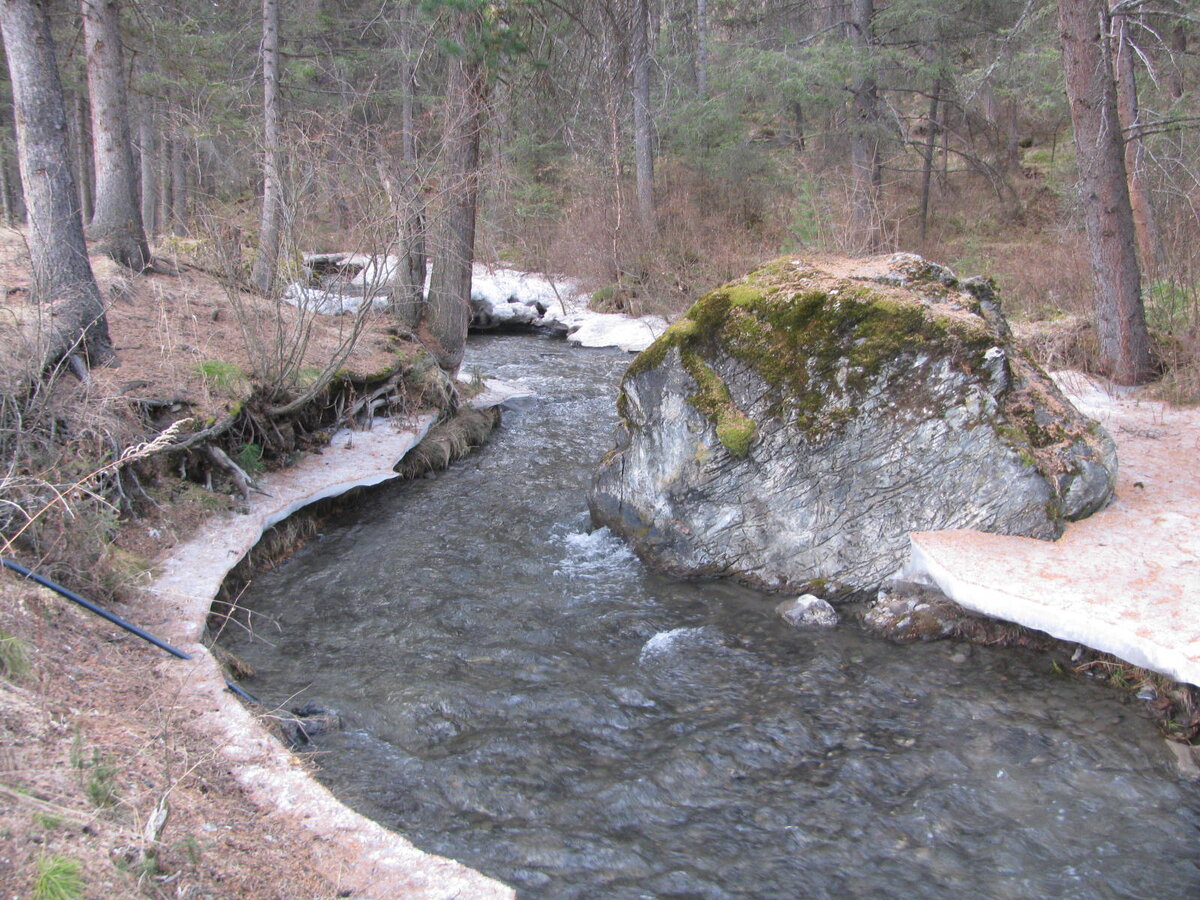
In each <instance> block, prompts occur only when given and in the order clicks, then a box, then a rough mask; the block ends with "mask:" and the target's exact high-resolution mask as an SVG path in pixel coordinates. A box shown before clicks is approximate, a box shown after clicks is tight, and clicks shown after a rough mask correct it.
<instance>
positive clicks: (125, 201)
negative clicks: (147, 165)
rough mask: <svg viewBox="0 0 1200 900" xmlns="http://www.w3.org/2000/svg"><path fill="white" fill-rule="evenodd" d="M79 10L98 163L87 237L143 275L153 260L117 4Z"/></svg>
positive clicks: (97, 0)
mask: <svg viewBox="0 0 1200 900" xmlns="http://www.w3.org/2000/svg"><path fill="white" fill-rule="evenodd" d="M82 5H83V34H84V44H85V46H86V48H87V78H88V93H89V95H90V96H91V101H92V151H93V154H94V158H95V163H96V210H95V212H93V213H92V219H91V224H90V225H89V226H88V236H89V237H90V238H91V239H92V240H93V241H95V242H96V243H97V245H98V247H99V249H100V251H101V252H102V253H104V254H105V255H106V256H108V257H109V258H111V259H113V260H115V261H116V262H118V263H120V264H121V265H123V266H125V267H126V268H129V269H133V270H134V271H135V272H141V271H143V270H144V269H146V267H147V266H149V265H150V262H151V259H150V247H149V246H148V245H147V243H146V231H145V228H144V227H143V226H142V210H141V206H140V205H139V204H138V200H137V185H138V182H137V173H136V170H135V169H134V167H133V150H132V144H131V142H130V140H129V100H128V91H127V90H126V87H125V62H124V54H123V53H122V50H121V10H120V6H119V4H118V2H117V0H83V3H82Z"/></svg>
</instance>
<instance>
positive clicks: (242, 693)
mask: <svg viewBox="0 0 1200 900" xmlns="http://www.w3.org/2000/svg"><path fill="white" fill-rule="evenodd" d="M225 687H227V688H229V689H230V690H231V691H233V692H234V693H235V694H237V695H238V696H239V697H241V698H242V699H243V700H245V701H246V702H247V703H257V704H258V705H259V706H262V703H261V702H260V701H259V699H258V698H257V697H255V696H254V695H253V694H251V693H250V692H249V691H248V690H246V689H245V688H242V687H238V686H237V685H236V684H235V683H234V682H233V680H232V679H229V678H226V679H225Z"/></svg>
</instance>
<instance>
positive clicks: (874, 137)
mask: <svg viewBox="0 0 1200 900" xmlns="http://www.w3.org/2000/svg"><path fill="white" fill-rule="evenodd" d="M874 18H875V2H874V0H851V2H850V26H851V32H850V43H851V45H852V46H853V47H854V52H855V55H856V56H857V57H858V60H857V64H858V65H859V66H861V67H862V68H861V70H860V73H859V76H858V78H857V80H856V81H855V83H854V86H853V87H852V92H853V98H854V99H853V104H852V105H853V111H852V119H851V123H850V166H851V169H852V187H851V190H852V203H851V211H850V217H851V242H852V245H853V249H854V250H855V251H857V252H865V253H876V252H878V251H879V250H880V248H881V247H882V246H883V225H882V221H881V220H880V196H881V194H882V191H883V168H882V166H881V164H880V155H879V137H880V135H879V131H880V126H879V91H878V85H877V82H876V75H875V63H874V60H873V56H874V52H875V51H874V44H875V39H874V36H873V34H872V27H871V26H872V20H873V19H874Z"/></svg>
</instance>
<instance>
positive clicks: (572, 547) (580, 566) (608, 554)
mask: <svg viewBox="0 0 1200 900" xmlns="http://www.w3.org/2000/svg"><path fill="white" fill-rule="evenodd" d="M563 546H564V548H565V549H566V554H565V555H564V557H563V559H562V561H561V562H560V563H559V565H558V568H556V569H555V570H554V574H555V575H556V576H560V577H565V578H610V577H612V575H613V574H614V573H616V572H620V571H626V570H628V568H629V566H630V565H631V564H632V563H633V561H634V560H635V559H636V557H635V556H634V555H633V551H632V550H630V549H629V547H628V546H627V545H626V544H625V542H624V541H622V540H621V539H620V538H618V537H617V536H616V535H614V534H613V533H612V532H611V531H609V530H608V529H607V528H598V529H597V530H595V531H590V532H583V531H574V532H571V533H570V534H568V535H566V537H564V538H563Z"/></svg>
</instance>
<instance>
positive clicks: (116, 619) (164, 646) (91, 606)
mask: <svg viewBox="0 0 1200 900" xmlns="http://www.w3.org/2000/svg"><path fill="white" fill-rule="evenodd" d="M0 564H3V565H4V566H5V567H7V568H9V569H12V570H13V571H14V572H16V573H17V574H18V575H23V576H25V577H26V578H28V579H30V580H31V581H36V582H37V583H38V584H40V585H42V586H43V587H48V588H50V590H52V591H54V592H55V593H57V594H61V595H62V596H64V597H66V598H67V599H68V600H70V601H72V602H73V603H78V604H79V605H80V606H82V607H83V608H84V609H86V610H88V611H90V612H94V613H95V614H96V615H98V616H100V618H102V619H107V620H108V621H110V622H112V623H113V624H114V625H118V626H120V627H121V628H124V629H125V630H126V631H128V632H130V633H132V634H136V635H137V636H138V637H140V638H141V639H142V640H143V641H149V642H150V643H151V644H153V645H154V646H155V647H158V648H159V649H160V650H166V651H167V652H168V653H170V654H171V655H172V656H178V657H179V658H180V659H191V658H192V657H191V655H190V654H187V653H184V652H183V651H182V650H176V649H175V648H174V647H172V646H171V645H170V644H168V643H166V642H165V641H160V640H159V639H158V638H156V637H155V636H154V635H152V634H150V633H149V632H146V631H143V630H142V629H140V628H138V627H137V626H136V625H134V624H132V623H130V622H126V621H125V620H124V619H122V618H121V617H120V616H117V615H113V614H112V613H110V612H109V611H108V610H106V609H101V608H100V607H99V606H97V605H96V604H95V603H92V602H91V601H90V600H84V599H83V598H82V597H80V596H79V595H78V594H76V593H75V592H74V591H68V590H67V589H66V588H65V587H63V586H62V585H58V584H55V583H54V582H53V581H51V580H50V579H49V578H44V577H43V576H41V575H38V574H37V573H36V572H31V571H29V569H27V568H25V567H24V566H23V565H21V564H20V563H15V562H13V561H12V560H11V559H4V558H3V557H0Z"/></svg>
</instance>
